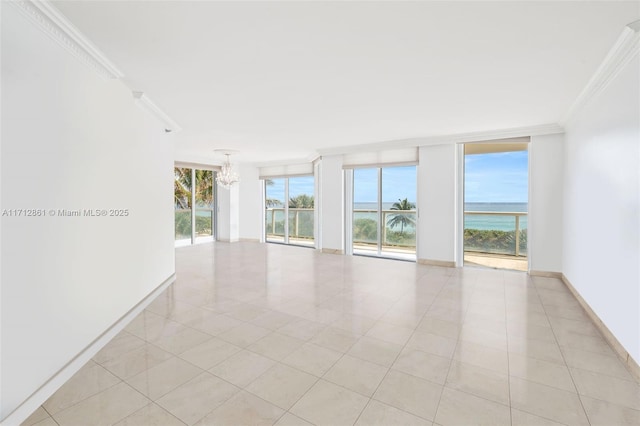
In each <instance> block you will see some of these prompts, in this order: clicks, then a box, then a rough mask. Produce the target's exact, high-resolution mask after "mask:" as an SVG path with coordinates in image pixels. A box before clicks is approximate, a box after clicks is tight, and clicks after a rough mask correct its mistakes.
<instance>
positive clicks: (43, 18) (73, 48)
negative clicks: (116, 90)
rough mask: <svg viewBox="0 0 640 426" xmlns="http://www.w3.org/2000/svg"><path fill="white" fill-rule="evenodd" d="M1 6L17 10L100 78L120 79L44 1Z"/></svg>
mask: <svg viewBox="0 0 640 426" xmlns="http://www.w3.org/2000/svg"><path fill="white" fill-rule="evenodd" d="M4 4H10V5H13V6H14V7H16V8H18V9H19V10H20V11H21V12H22V14H23V15H25V16H26V17H28V18H29V19H30V20H31V21H32V22H34V23H35V24H36V25H37V26H38V27H39V28H40V29H41V30H42V31H44V32H45V33H46V34H47V35H48V36H49V37H51V38H52V39H53V40H55V41H56V42H57V43H58V44H60V45H61V46H62V47H64V48H65V49H67V50H68V51H69V52H70V53H71V54H72V55H73V56H75V57H76V58H78V59H79V60H80V62H82V63H84V64H85V65H87V66H89V67H90V68H91V69H93V70H94V71H96V72H97V73H98V74H100V75H101V76H102V77H105V78H120V77H122V72H120V70H118V68H117V67H116V66H115V65H114V64H112V63H111V62H110V61H109V60H108V59H107V58H106V57H105V56H104V54H102V52H100V50H98V48H97V47H95V46H94V45H93V44H92V43H91V42H90V41H89V40H88V39H87V38H86V37H85V36H84V35H83V34H82V33H80V31H78V29H77V28H76V27H75V26H74V25H73V24H72V23H71V22H69V20H68V19H67V18H66V17H65V16H64V15H62V14H61V13H60V12H59V11H58V10H57V9H56V8H55V7H53V6H52V5H51V3H49V2H48V1H31V0H19V1H7V2H4Z"/></svg>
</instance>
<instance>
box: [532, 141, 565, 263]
mask: <svg viewBox="0 0 640 426" xmlns="http://www.w3.org/2000/svg"><path fill="white" fill-rule="evenodd" d="M563 170H564V135H563V134H556V135H544V136H532V137H531V143H529V217H528V219H529V220H528V224H529V232H528V235H527V239H528V241H527V245H528V251H529V270H530V271H543V272H562V211H563V206H562V205H563V202H564V199H563V191H562V179H563Z"/></svg>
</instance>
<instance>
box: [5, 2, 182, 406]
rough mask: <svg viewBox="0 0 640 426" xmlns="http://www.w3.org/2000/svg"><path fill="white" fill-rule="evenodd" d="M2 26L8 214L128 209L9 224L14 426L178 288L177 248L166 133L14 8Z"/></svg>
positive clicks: (8, 359) (9, 387) (8, 334)
mask: <svg viewBox="0 0 640 426" xmlns="http://www.w3.org/2000/svg"><path fill="white" fill-rule="evenodd" d="M1 22H2V45H1V53H2V116H1V122H2V130H1V140H2V146H1V153H2V154H1V161H2V168H1V174H2V178H1V182H2V188H1V203H2V206H1V209H3V210H4V209H45V211H48V210H50V209H128V211H129V215H128V216H127V217H54V216H49V215H47V216H45V217H7V216H4V217H2V247H1V249H2V254H1V263H2V273H1V280H2V285H1V288H2V297H1V327H2V329H1V342H2V354H1V358H0V364H1V365H2V377H1V383H0V389H1V393H2V395H1V398H0V401H1V403H0V404H1V406H0V418H5V417H6V416H7V415H8V414H9V413H11V412H12V411H13V410H14V409H16V407H18V405H19V404H21V403H23V402H24V401H25V400H26V399H27V398H28V397H29V396H30V395H31V394H32V393H33V392H34V391H36V390H37V389H38V388H39V387H40V386H41V385H43V383H45V382H46V381H47V380H48V379H50V378H51V377H52V376H53V375H54V374H55V373H56V372H58V371H59V370H60V369H61V368H63V367H64V366H65V364H66V363H67V362H69V361H70V360H71V359H72V358H74V356H76V355H77V354H79V353H80V352H81V351H83V349H85V348H86V347H87V345H89V344H90V343H91V342H92V341H93V340H94V339H96V338H97V337H98V336H99V335H100V334H101V333H103V332H105V330H107V329H108V328H109V327H110V326H112V325H113V324H114V323H115V322H116V321H117V320H118V319H119V318H120V317H121V316H123V315H124V314H125V313H126V312H127V311H129V310H130V309H131V308H132V307H134V306H135V305H136V304H137V303H138V302H140V301H141V300H142V299H143V298H144V297H145V296H147V295H148V294H149V293H150V292H152V290H153V289H155V288H156V287H157V286H159V285H160V284H161V283H163V281H165V280H166V279H167V278H169V277H170V276H171V275H172V274H173V273H174V249H173V210H172V209H173V206H172V191H173V188H172V180H173V177H172V174H173V171H172V170H173V159H172V155H173V152H172V146H171V143H170V140H168V137H167V136H165V134H164V132H163V131H162V126H161V125H157V124H156V123H155V122H154V121H153V120H152V119H151V118H150V117H147V115H146V113H145V112H143V111H141V110H140V109H138V107H136V106H135V104H134V102H133V98H132V96H131V92H130V91H129V90H128V89H127V88H126V87H124V86H123V85H122V84H121V83H120V82H119V81H116V80H104V79H102V78H101V77H99V76H98V74H96V73H95V72H94V71H92V70H90V69H89V68H88V67H86V66H85V65H83V64H81V63H80V62H79V61H78V60H77V59H75V58H74V57H72V56H71V55H69V54H68V53H67V51H66V50H64V49H63V48H62V47H60V46H59V45H58V44H56V42H54V41H53V40H52V39H50V38H48V37H47V35H45V34H44V33H43V32H41V31H40V29H38V28H36V27H35V26H33V25H32V24H31V23H30V22H29V21H27V20H26V19H25V18H24V17H23V16H22V15H20V14H19V12H18V11H17V10H16V9H15V8H13V7H9V6H4V5H3V7H2V18H1ZM39 402H43V401H39ZM35 408H36V407H33V409H35Z"/></svg>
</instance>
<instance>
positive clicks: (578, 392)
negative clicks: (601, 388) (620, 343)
mask: <svg viewBox="0 0 640 426" xmlns="http://www.w3.org/2000/svg"><path fill="white" fill-rule="evenodd" d="M532 283H533V286H534V288H535V290H536V294H537V295H538V299H540V304H541V305H542V310H543V311H544V314H545V315H546V316H547V321H549V314H548V313H547V308H546V306H545V303H544V302H543V300H542V298H540V293H539V292H538V285H537V284H535V282H534V281H533V280H532ZM549 326H550V328H551V333H553V337H554V339H555V343H556V345H558V350H559V351H560V356H561V357H562V361H563V362H564V366H565V367H566V368H567V371H569V377H571V382H572V383H573V387H574V388H575V390H576V396H577V397H578V401H580V407H582V412H583V413H584V416H585V418H586V419H587V422H588V423H589V425H591V419H590V418H589V415H588V414H587V410H586V409H585V407H584V403H583V402H582V398H581V396H580V391H578V386H577V385H576V382H575V379H574V378H573V374H572V373H571V369H570V368H569V364H567V360H566V358H565V356H564V352H562V349H560V342H559V341H558V336H557V335H556V331H555V329H554V327H553V324H552V323H551V321H549ZM532 414H533V413H532ZM540 417H542V416H540ZM554 421H555V420H554Z"/></svg>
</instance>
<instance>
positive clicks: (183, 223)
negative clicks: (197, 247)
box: [173, 167, 216, 246]
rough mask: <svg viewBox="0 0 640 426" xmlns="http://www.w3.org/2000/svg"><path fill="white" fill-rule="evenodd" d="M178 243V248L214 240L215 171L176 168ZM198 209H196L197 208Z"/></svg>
mask: <svg viewBox="0 0 640 426" xmlns="http://www.w3.org/2000/svg"><path fill="white" fill-rule="evenodd" d="M174 177H175V179H174V200H173V201H174V210H175V240H176V245H177V246H182V245H189V244H193V243H196V242H198V243H200V242H207V241H213V238H214V229H215V198H216V197H215V195H216V194H215V185H214V184H213V183H214V182H215V172H214V171H213V170H203V169H193V168H188V167H175V168H174ZM194 206H195V208H194Z"/></svg>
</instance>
